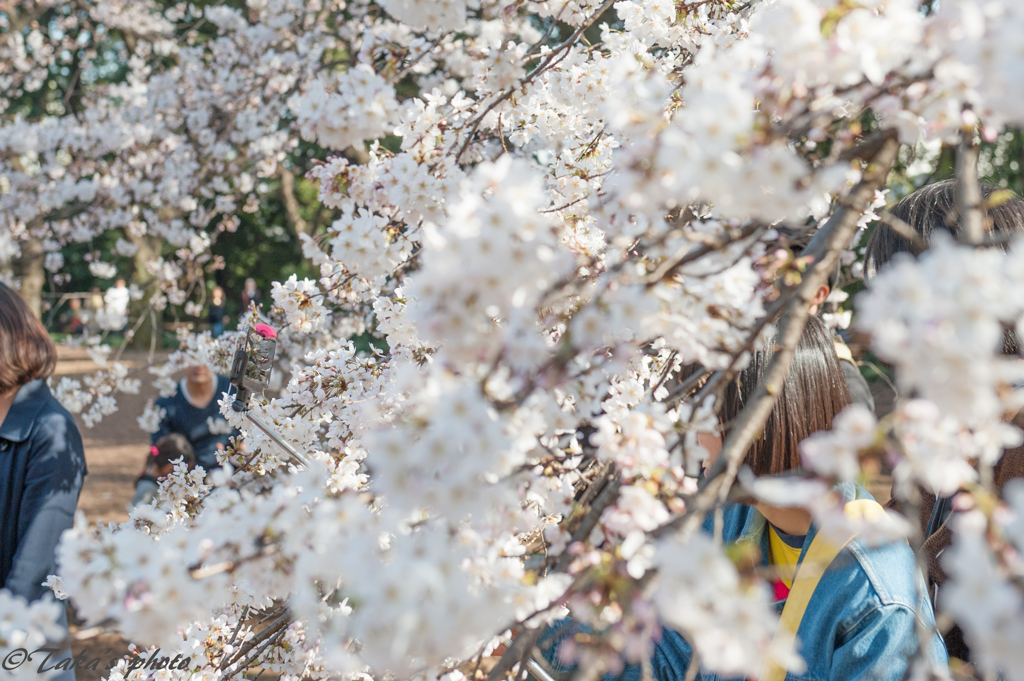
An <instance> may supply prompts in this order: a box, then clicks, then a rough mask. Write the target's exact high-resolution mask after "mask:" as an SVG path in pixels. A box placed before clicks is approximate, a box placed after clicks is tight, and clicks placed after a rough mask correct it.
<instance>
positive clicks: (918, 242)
mask: <svg viewBox="0 0 1024 681" xmlns="http://www.w3.org/2000/svg"><path fill="white" fill-rule="evenodd" d="M878 220H879V222H883V223H885V224H886V225H887V226H888V227H890V228H891V229H892V231H894V232H896V233H897V234H899V235H900V236H901V237H903V238H904V239H906V240H907V242H909V243H910V252H911V253H913V254H914V255H920V254H921V253H923V252H924V251H926V250H928V242H927V241H925V240H924V238H923V237H922V236H921V235H920V234H918V233H917V230H916V229H914V228H913V227H911V226H910V225H908V224H907V223H906V222H904V221H903V220H900V219H899V218H898V217H896V216H895V215H893V214H892V213H890V212H889V211H885V212H884V213H881V214H880V215H879V216H878Z"/></svg>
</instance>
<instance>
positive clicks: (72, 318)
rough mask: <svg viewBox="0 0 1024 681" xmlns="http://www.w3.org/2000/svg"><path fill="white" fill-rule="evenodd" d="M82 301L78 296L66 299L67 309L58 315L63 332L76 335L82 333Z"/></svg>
mask: <svg viewBox="0 0 1024 681" xmlns="http://www.w3.org/2000/svg"><path fill="white" fill-rule="evenodd" d="M83 326H85V324H84V322H83V321H82V301H81V299H80V298H71V299H70V300H68V310H67V312H65V313H64V314H62V315H61V316H60V329H61V331H62V332H63V333H66V334H70V335H72V336H77V335H78V334H80V333H82V327H83Z"/></svg>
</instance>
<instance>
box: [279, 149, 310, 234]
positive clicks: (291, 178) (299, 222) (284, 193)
mask: <svg viewBox="0 0 1024 681" xmlns="http://www.w3.org/2000/svg"><path fill="white" fill-rule="evenodd" d="M279 167H280V169H281V172H280V175H281V200H282V201H283V202H284V214H285V217H286V218H287V219H288V226H290V227H291V228H292V230H293V231H294V232H295V236H296V237H298V236H299V235H300V234H309V232H310V230H309V225H308V224H307V223H306V221H305V220H304V219H302V215H301V213H300V212H299V201H298V199H296V198H295V173H293V172H292V171H290V170H288V169H287V168H285V167H284V165H281V166H279Z"/></svg>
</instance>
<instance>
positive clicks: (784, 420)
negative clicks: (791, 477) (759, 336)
mask: <svg viewBox="0 0 1024 681" xmlns="http://www.w3.org/2000/svg"><path fill="white" fill-rule="evenodd" d="M777 342H778V338H777V335H776V334H773V335H772V336H771V337H770V338H768V339H767V347H768V348H769V349H768V350H763V351H757V352H755V353H754V355H753V357H752V358H751V360H750V365H749V366H748V367H747V368H746V369H744V370H743V371H742V372H740V374H739V375H738V376H737V377H736V378H735V379H734V380H733V381H732V382H731V383H730V384H729V385H728V386H726V389H725V394H724V396H723V400H722V408H721V410H720V411H719V418H720V419H721V420H722V423H723V424H724V426H725V430H726V433H728V430H729V428H730V427H731V424H732V421H733V420H735V418H736V417H737V416H738V415H739V413H740V412H741V411H743V407H744V405H745V404H746V401H747V399H749V397H750V395H751V394H752V393H753V391H754V389H755V388H756V387H757V385H758V383H760V382H761V379H762V378H763V377H764V373H765V370H766V369H767V368H768V364H769V362H770V361H771V358H772V356H773V355H774V354H775V347H776V343H777ZM848 404H850V391H849V389H848V388H847V386H846V377H845V376H844V375H843V370H842V368H841V367H840V366H839V357H837V356H836V349H835V345H834V342H833V340H832V334H831V332H829V330H828V327H827V326H825V323H824V322H822V321H821V320H820V319H818V318H817V317H810V318H809V319H808V320H807V326H806V328H805V329H804V333H803V336H802V337H801V338H800V343H799V345H797V349H796V354H795V355H794V357H793V363H792V364H791V365H790V367H789V372H788V373H787V374H786V380H785V381H784V382H783V384H782V390H781V391H780V392H779V396H778V399H777V400H776V402H775V407H774V408H773V409H772V413H771V414H770V415H769V416H768V421H767V422H766V423H765V426H764V431H763V432H762V433H761V435H759V436H758V437H757V438H755V440H754V443H753V444H752V445H751V446H750V451H748V452H747V458H746V464H747V465H748V466H750V467H751V468H752V469H753V471H754V474H755V475H778V474H779V473H782V472H785V471H788V470H791V469H794V468H798V467H799V466H800V451H799V448H798V445H799V444H800V441H801V440H804V439H806V438H807V437H808V436H810V435H811V434H812V433H816V432H818V431H820V430H829V429H831V428H832V419H833V418H835V416H836V414H838V413H839V412H840V411H842V410H843V408H844V407H846V406H847V405H848Z"/></svg>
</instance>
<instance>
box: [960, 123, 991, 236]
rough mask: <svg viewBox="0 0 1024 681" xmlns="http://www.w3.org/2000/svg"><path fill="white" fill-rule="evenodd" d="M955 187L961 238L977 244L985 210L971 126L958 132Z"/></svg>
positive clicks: (982, 232) (982, 231)
mask: <svg viewBox="0 0 1024 681" xmlns="http://www.w3.org/2000/svg"><path fill="white" fill-rule="evenodd" d="M956 187H957V207H958V208H959V209H960V220H961V223H960V224H962V225H963V239H964V241H966V242H967V243H969V244H973V245H975V246H978V245H980V244H981V243H982V242H983V241H984V240H985V211H984V208H983V207H982V197H981V184H980V183H979V182H978V144H977V142H975V141H974V128H973V126H972V127H971V128H970V129H964V130H962V131H961V133H960V148H959V150H958V152H957V155H956Z"/></svg>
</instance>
